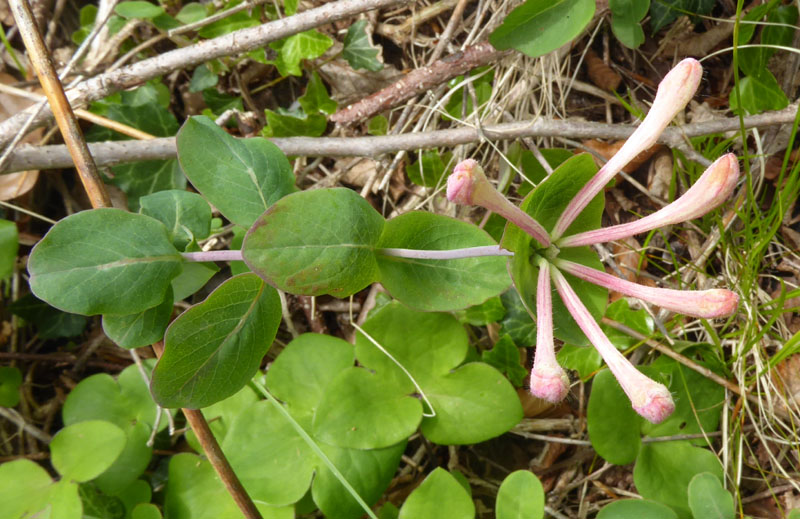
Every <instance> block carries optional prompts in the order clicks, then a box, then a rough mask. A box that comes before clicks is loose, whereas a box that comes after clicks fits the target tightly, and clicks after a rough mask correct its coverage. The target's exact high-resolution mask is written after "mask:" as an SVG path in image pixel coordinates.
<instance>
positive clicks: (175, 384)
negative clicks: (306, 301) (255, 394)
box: [151, 274, 281, 409]
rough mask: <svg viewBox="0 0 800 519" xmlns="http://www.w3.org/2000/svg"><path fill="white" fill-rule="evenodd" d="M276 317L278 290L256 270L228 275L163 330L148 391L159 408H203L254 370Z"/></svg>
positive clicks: (272, 332) (242, 382)
mask: <svg viewBox="0 0 800 519" xmlns="http://www.w3.org/2000/svg"><path fill="white" fill-rule="evenodd" d="M280 320H281V303H280V298H279V297H278V293H277V292H276V291H275V289H273V288H272V287H270V286H268V285H266V284H265V283H264V282H263V281H261V280H260V279H259V278H258V276H256V275H255V274H241V275H238V276H234V277H232V278H230V279H228V280H227V281H226V282H225V283H223V284H222V285H220V286H219V287H218V288H217V289H216V290H214V292H212V293H211V295H209V296H208V298H207V299H206V300H205V301H203V302H202V303H200V304H197V305H194V306H193V307H192V308H190V309H189V310H187V311H186V312H184V313H183V314H181V315H180V316H179V317H178V318H177V319H175V321H173V322H172V324H171V325H170V326H169V328H168V329H167V334H166V336H165V339H164V354H163V355H162V357H161V360H159V362H158V365H157V366H156V369H155V370H154V371H153V380H152V385H151V388H152V391H153V396H154V397H155V399H156V401H157V402H159V404H161V405H162V406H163V407H189V408H193V409H197V408H201V407H205V406H208V405H211V404H213V403H214V402H218V401H220V400H222V399H223V398H226V397H228V396H230V395H232V394H234V393H235V392H237V391H238V390H239V389H240V388H241V387H242V386H244V385H245V384H246V383H247V381H248V380H250V379H251V378H252V377H253V375H255V373H256V371H257V370H258V366H259V364H260V363H261V359H262V358H263V357H264V354H266V353H267V350H268V349H269V347H270V346H271V345H272V340H273V339H274V338H275V333H276V332H277V331H278V325H279V324H280Z"/></svg>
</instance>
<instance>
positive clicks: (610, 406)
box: [586, 369, 643, 465]
mask: <svg viewBox="0 0 800 519" xmlns="http://www.w3.org/2000/svg"><path fill="white" fill-rule="evenodd" d="M586 422H587V426H588V429H589V439H590V440H591V442H592V447H593V448H594V450H595V451H596V452H597V454H599V455H600V456H602V457H603V458H604V459H605V460H606V461H608V462H609V463H613V464H615V465H627V464H628V463H630V462H632V461H633V460H635V459H636V456H637V455H638V453H639V447H640V446H641V445H642V438H641V436H640V433H639V430H640V428H641V426H642V422H643V419H642V418H641V417H640V416H639V415H638V414H636V411H634V410H633V408H632V407H631V403H630V401H629V400H628V398H627V397H626V396H625V393H624V392H623V391H622V388H621V387H620V385H619V383H618V382H617V379H615V378H614V375H613V374H612V373H611V371H610V370H608V369H604V370H603V371H601V372H600V373H598V374H597V375H595V377H594V381H593V382H592V391H591V393H590V394H589V406H588V408H587V411H586Z"/></svg>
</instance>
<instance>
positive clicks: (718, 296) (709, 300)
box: [687, 288, 739, 319]
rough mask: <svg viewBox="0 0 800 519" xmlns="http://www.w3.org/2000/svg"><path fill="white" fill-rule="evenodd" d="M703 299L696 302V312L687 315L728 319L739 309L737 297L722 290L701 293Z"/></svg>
mask: <svg viewBox="0 0 800 519" xmlns="http://www.w3.org/2000/svg"><path fill="white" fill-rule="evenodd" d="M702 295H703V297H702V298H700V299H698V300H697V305H698V309H697V310H696V312H694V313H691V314H687V315H698V316H699V317H703V318H705V319H717V318H719V317H728V316H729V315H733V313H734V312H736V309H737V308H738V307H739V296H738V295H736V292H732V291H730V290H726V289H724V288H712V289H710V290H703V291H702Z"/></svg>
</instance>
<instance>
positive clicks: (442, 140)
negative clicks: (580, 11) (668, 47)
mask: <svg viewBox="0 0 800 519" xmlns="http://www.w3.org/2000/svg"><path fill="white" fill-rule="evenodd" d="M796 110H797V105H791V106H789V107H788V108H785V109H784V110H780V111H776V112H766V113H763V114H759V115H752V116H747V117H745V118H744V125H745V128H755V127H759V128H760V127H767V126H774V125H780V124H787V123H791V122H792V121H794V118H795V112H796ZM635 129H636V127H635V126H633V125H623V124H605V123H595V122H585V121H570V120H553V119H544V118H539V119H536V120H533V121H520V122H515V123H504V124H495V125H489V126H484V127H483V134H481V133H480V132H478V130H476V129H474V128H469V127H464V128H454V129H448V130H436V131H432V132H418V133H407V134H400V135H386V136H379V137H287V138H280V139H272V142H273V143H275V144H276V145H277V146H278V147H279V148H280V149H281V150H282V151H283V152H284V153H286V154H287V155H296V156H301V157H377V156H380V155H381V154H383V153H395V152H398V151H402V150H418V149H428V148H437V147H451V146H456V145H459V144H470V143H475V142H480V141H481V140H483V139H484V138H485V139H488V140H490V141H500V140H513V139H519V138H522V137H547V136H549V137H570V138H579V139H592V138H607V139H614V140H622V139H627V138H628V137H630V135H631V134H632V133H633V131H634V130H635ZM738 129H739V119H738V118H737V117H722V118H719V119H713V120H711V121H705V122H702V123H692V124H686V125H683V126H680V127H669V128H667V129H666V130H665V131H664V133H663V134H662V136H661V138H660V139H659V142H662V143H664V144H667V145H670V146H673V145H675V144H676V143H677V142H679V141H681V139H682V137H683V136H686V137H699V136H702V135H711V134H714V133H722V132H726V131H731V130H733V131H737V130H738ZM89 149H90V150H91V152H92V155H93V156H94V158H95V162H96V163H97V164H98V165H100V166H114V165H117V164H124V163H129V162H136V161H139V160H158V159H174V158H175V155H176V151H175V137H164V138H157V139H152V140H149V141H110V142H95V143H90V144H89ZM10 159H11V160H10V161H9V163H8V166H7V167H6V168H5V169H3V170H0V174H4V173H13V172H15V171H28V170H37V169H58V168H67V167H70V166H71V165H72V162H71V160H70V157H69V154H68V153H67V150H66V148H65V147H64V146H63V145H50V146H20V147H19V149H17V150H15V151H14V152H13V154H12V155H11V157H10Z"/></svg>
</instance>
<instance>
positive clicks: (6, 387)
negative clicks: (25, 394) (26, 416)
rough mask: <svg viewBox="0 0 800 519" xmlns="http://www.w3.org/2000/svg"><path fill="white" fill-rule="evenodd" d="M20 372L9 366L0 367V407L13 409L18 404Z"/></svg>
mask: <svg viewBox="0 0 800 519" xmlns="http://www.w3.org/2000/svg"><path fill="white" fill-rule="evenodd" d="M21 385H22V372H21V371H20V370H19V369H17V368H14V367H11V366H0V406H2V407H15V406H16V405H17V404H18V403H19V387H20V386H21Z"/></svg>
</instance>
